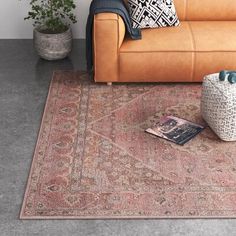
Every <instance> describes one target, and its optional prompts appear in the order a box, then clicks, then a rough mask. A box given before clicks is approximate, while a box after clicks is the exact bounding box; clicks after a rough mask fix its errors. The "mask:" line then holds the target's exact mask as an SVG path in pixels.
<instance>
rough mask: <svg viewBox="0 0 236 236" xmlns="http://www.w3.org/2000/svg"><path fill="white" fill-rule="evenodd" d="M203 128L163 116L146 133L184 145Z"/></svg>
mask: <svg viewBox="0 0 236 236" xmlns="http://www.w3.org/2000/svg"><path fill="white" fill-rule="evenodd" d="M204 128H205V127H204V126H202V125H199V124H195V123H192V122H190V121H188V120H184V119H181V118H178V117H175V116H165V117H162V118H161V119H160V121H158V122H157V123H156V124H155V125H154V126H153V127H151V128H148V129H147V130H146V132H148V133H150V134H153V135H155V136H158V137H160V138H164V139H166V140H169V141H171V142H174V143H176V144H179V145H184V144H185V143H187V142H188V141H189V140H191V139H192V138H193V137H194V136H196V135H197V134H198V133H199V132H201V131H202V130H203V129H204Z"/></svg>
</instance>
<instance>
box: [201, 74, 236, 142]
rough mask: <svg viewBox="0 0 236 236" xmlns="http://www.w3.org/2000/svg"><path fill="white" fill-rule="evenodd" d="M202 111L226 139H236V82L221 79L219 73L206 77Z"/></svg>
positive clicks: (218, 133) (205, 118) (204, 117)
mask: <svg viewBox="0 0 236 236" xmlns="http://www.w3.org/2000/svg"><path fill="white" fill-rule="evenodd" d="M201 113H202V117H203V119H204V120H205V121H206V122H207V123H208V125H209V126H210V127H211V129H212V130H213V131H214V132H215V133H216V134H217V135H218V136H219V137H220V138H221V139H222V140H224V141H236V84H231V83H229V81H228V79H227V78H226V80H225V81H220V80H219V74H211V75H207V76H205V77H204V80H203V89H202V99H201Z"/></svg>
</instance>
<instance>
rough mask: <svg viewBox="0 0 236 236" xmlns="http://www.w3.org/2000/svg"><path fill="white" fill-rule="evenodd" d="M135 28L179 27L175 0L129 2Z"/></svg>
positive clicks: (134, 0) (131, 0) (138, 0)
mask: <svg viewBox="0 0 236 236" xmlns="http://www.w3.org/2000/svg"><path fill="white" fill-rule="evenodd" d="M128 5H129V11H130V15H131V19H132V21H133V28H158V27H166V26H177V25H179V19H178V16H177V14H176V10H175V6H174V3H173V0H129V1H128Z"/></svg>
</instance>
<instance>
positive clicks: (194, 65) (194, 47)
mask: <svg viewBox="0 0 236 236" xmlns="http://www.w3.org/2000/svg"><path fill="white" fill-rule="evenodd" d="M188 26H189V29H190V33H191V39H192V45H193V52H192V54H193V62H192V76H191V77H192V79H191V81H193V79H194V77H195V69H196V42H195V38H194V34H193V30H192V27H191V24H190V22H188Z"/></svg>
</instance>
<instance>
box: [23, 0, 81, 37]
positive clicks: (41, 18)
mask: <svg viewBox="0 0 236 236" xmlns="http://www.w3.org/2000/svg"><path fill="white" fill-rule="evenodd" d="M30 5H31V10H30V11H29V12H28V16H27V17H25V20H29V19H32V20H33V21H34V23H33V26H34V27H36V28H37V29H38V30H39V31H40V32H43V33H51V34H55V33H62V32H65V31H66V30H67V29H68V28H69V26H70V23H71V22H72V23H76V22H77V21H76V16H75V15H74V13H73V10H74V9H75V7H76V6H75V4H74V1H73V0H31V1H30Z"/></svg>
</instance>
